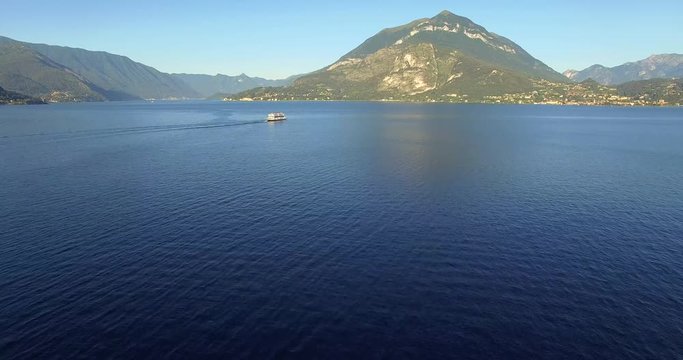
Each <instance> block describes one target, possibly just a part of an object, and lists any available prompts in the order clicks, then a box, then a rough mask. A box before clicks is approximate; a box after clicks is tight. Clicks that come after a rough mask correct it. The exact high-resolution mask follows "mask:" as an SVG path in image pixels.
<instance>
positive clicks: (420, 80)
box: [240, 11, 567, 101]
mask: <svg viewBox="0 0 683 360" xmlns="http://www.w3.org/2000/svg"><path fill="white" fill-rule="evenodd" d="M544 81H546V82H548V81H550V82H560V83H563V82H567V79H566V78H565V77H564V76H562V75H561V74H559V73H557V72H555V71H554V70H553V69H551V68H550V67H548V66H547V65H545V64H543V63H542V62H541V61H539V60H537V59H535V58H534V57H532V56H531V55H530V54H529V53H527V52H526V51H525V50H524V49H522V48H521V47H520V46H519V45H517V44H515V43H514V42H512V41H510V40H509V39H507V38H505V37H502V36H500V35H497V34H494V33H491V32H489V31H487V30H486V29H485V28H483V27H482V26H479V25H477V24H475V23H474V22H472V21H471V20H469V19H467V18H464V17H461V16H457V15H454V14H453V13H450V12H448V11H444V12H441V13H440V14H438V15H436V16H435V17H433V18H431V19H419V20H415V21H413V22H411V23H409V24H406V25H403V26H399V27H395V28H390V29H384V30H382V31H380V32H379V33H378V34H376V35H374V36H373V37H371V38H369V39H367V40H366V41H365V42H363V43H362V44H361V45H360V46H358V47H357V48H355V49H353V50H351V51H350V52H348V53H347V54H346V55H344V56H342V57H341V58H340V59H339V60H338V61H336V62H335V63H333V64H331V65H329V66H327V67H325V68H323V69H320V70H318V71H316V72H313V73H310V74H308V75H305V76H302V77H301V78H299V79H297V80H296V81H294V84H293V85H292V86H289V87H285V88H261V89H257V90H252V91H247V92H244V93H242V94H240V96H242V97H256V98H262V99H278V98H282V99H288V98H289V99H291V98H297V99H363V100H366V99H367V100H370V99H394V100H409V99H413V100H419V99H422V100H426V99H430V100H431V99H441V100H443V99H458V100H463V101H464V100H481V99H483V98H485V97H487V96H495V95H503V94H506V93H511V92H524V91H532V90H534V89H535V88H536V87H538V86H540V84H542V83H543V82H544Z"/></svg>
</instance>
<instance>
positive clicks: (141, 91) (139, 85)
mask: <svg viewBox="0 0 683 360" xmlns="http://www.w3.org/2000/svg"><path fill="white" fill-rule="evenodd" d="M0 86H3V87H5V88H6V89H8V90H12V91H17V92H20V93H23V94H28V95H30V96H34V97H40V98H43V99H46V100H48V101H102V100H132V99H150V98H155V99H167V98H187V97H199V94H197V93H196V92H195V91H194V90H192V89H191V88H190V87H189V86H188V85H187V84H185V83H184V82H182V81H180V80H178V79H176V78H175V77H173V76H171V75H169V74H165V73H162V72H159V71H157V70H156V69H154V68H152V67H149V66H146V65H143V64H140V63H137V62H134V61H132V60H131V59H129V58H127V57H124V56H119V55H113V54H109V53H106V52H101V51H88V50H83V49H74V48H68V47H62V46H51V45H43V44H31V43H25V42H20V41H16V40H12V39H9V38H6V37H0Z"/></svg>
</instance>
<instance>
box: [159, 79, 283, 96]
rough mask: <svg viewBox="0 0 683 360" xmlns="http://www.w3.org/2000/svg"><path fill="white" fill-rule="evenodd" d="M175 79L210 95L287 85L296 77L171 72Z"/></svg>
mask: <svg viewBox="0 0 683 360" xmlns="http://www.w3.org/2000/svg"><path fill="white" fill-rule="evenodd" d="M172 75H173V77H175V78H176V79H180V80H181V81H183V82H184V83H185V84H187V85H188V86H189V87H190V88H192V90H194V91H195V92H197V93H198V94H199V95H200V96H202V97H210V96H212V95H215V94H225V95H231V94H236V93H239V92H242V91H245V90H249V89H253V88H257V87H268V86H287V85H290V84H292V82H293V81H294V80H295V79H296V78H297V76H296V75H295V76H291V77H288V78H286V79H281V80H268V79H264V78H260V77H249V76H247V75H245V74H241V75H238V76H229V75H223V74H218V75H213V76H212V75H200V74H172Z"/></svg>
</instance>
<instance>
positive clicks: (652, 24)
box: [0, 0, 683, 78]
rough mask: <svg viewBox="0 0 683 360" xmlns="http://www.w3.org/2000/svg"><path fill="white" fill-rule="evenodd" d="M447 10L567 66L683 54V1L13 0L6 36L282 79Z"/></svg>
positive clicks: (1, 14)
mask: <svg viewBox="0 0 683 360" xmlns="http://www.w3.org/2000/svg"><path fill="white" fill-rule="evenodd" d="M445 9H447V10H450V11H451V12H454V13H456V14H458V15H462V16H466V17H468V18H470V19H472V20H473V21H474V22H476V23H478V24H480V25H482V26H484V27H486V28H487V29H488V30H489V31H493V32H496V33H498V34H500V35H503V36H506V37H508V38H510V39H511V40H513V41H515V42H517V43H518V44H519V45H521V46H522V47H523V48H525V49H526V50H527V51H529V52H530V53H531V54H532V55H533V56H535V57H536V58H538V59H540V60H541V61H543V62H545V63H546V64H548V65H550V66H551V67H553V68H554V69H555V70H558V71H564V70H566V69H567V68H577V69H582V68H585V67H587V66H589V65H592V64H594V63H600V64H603V65H607V66H614V65H619V64H621V63H624V62H627V61H634V60H639V59H642V58H645V57H647V56H649V55H651V54H655V53H683V1H682V0H656V1H654V0H653V1H635V0H626V1H616V0H590V1H587V0H573V1H552V0H546V1H541V0H518V1H510V0H488V1H475V0H470V1H439V0H434V1H431V0H395V1H373V0H364V1H359V0H345V1H304V0H282V1H275V0H262V1H258V0H256V1H238V0H225V1H218V0H214V1H202V0H195V1H173V0H166V1H160V0H135V1H133V0H116V1H114V0H112V1H106V0H105V1H92V0H88V1H82V0H61V1H54V0H50V1H46V0H21V1H19V0H17V1H10V0H7V1H3V4H2V5H1V6H0V35H4V36H7V37H11V38H14V39H17V40H22V41H28V42H40V43H47V44H54V45H65V46H71V47H81V48H85V49H89V50H104V51H107V52H111V53H115V54H121V55H126V56H128V57H130V58H132V59H133V60H136V61H139V62H142V63H145V64H147V65H150V66H153V67H155V68H157V69H159V70H161V71H165V72H187V73H205V74H215V73H223V74H230V75H235V74H239V73H243V72H244V73H247V74H248V75H252V76H263V77H268V78H281V77H286V76H288V75H292V74H297V73H304V72H309V71H312V70H316V69H319V68H321V67H323V66H325V65H327V64H330V63H332V62H334V61H335V60H336V59H338V58H339V57H340V56H341V55H343V54H345V53H346V52H347V51H349V50H351V49H352V48H354V47H356V46H357V45H359V44H360V43H361V42H362V41H363V40H365V39H366V38H368V37H370V36H372V35H374V34H375V33H377V32H378V31H379V30H381V29H382V28H386V27H392V26H397V25H401V24H404V23H407V22H409V21H411V20H414V19H417V18H422V17H432V16H434V15H436V14H437V13H438V12H440V11H441V10H445Z"/></svg>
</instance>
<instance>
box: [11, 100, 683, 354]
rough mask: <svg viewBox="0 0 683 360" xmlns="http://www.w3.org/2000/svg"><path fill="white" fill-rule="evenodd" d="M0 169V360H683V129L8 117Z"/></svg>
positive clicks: (620, 114) (493, 113)
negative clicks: (654, 359)
mask: <svg viewBox="0 0 683 360" xmlns="http://www.w3.org/2000/svg"><path fill="white" fill-rule="evenodd" d="M272 111H283V112H285V113H286V114H287V116H288V118H289V120H287V121H284V122H280V123H265V122H264V121H263V119H264V118H265V115H266V114H267V113H268V112H272ZM0 169H1V174H2V178H1V179H2V187H0V199H1V200H0V201H1V203H0V205H1V206H0V358H2V359H36V358H64V357H76V358H129V359H133V358H134V359H144V358H161V357H163V358H177V359H187V358H197V357H201V358H278V359H279V358H341V359H348V358H376V359H383V358H386V359H394V358H419V359H444V358H461V359H495V358H517V359H531V358H546V359H577V358H583V359H653V358H658V359H681V358H683V109H681V108H610V107H553V106H511V105H446V104H398V103H354V102H350V103H334V102H330V103H325V102H320V103H317V102H309V103H306V102H285V103H228V102H226V103H223V102H156V103H148V102H123V103H92V104H60V105H49V106H16V107H0Z"/></svg>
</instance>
